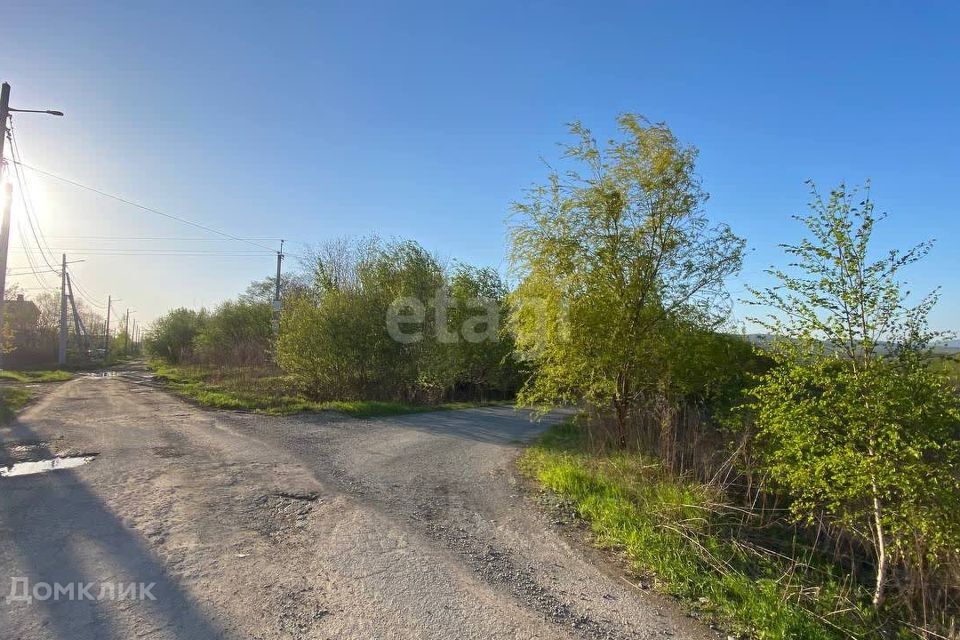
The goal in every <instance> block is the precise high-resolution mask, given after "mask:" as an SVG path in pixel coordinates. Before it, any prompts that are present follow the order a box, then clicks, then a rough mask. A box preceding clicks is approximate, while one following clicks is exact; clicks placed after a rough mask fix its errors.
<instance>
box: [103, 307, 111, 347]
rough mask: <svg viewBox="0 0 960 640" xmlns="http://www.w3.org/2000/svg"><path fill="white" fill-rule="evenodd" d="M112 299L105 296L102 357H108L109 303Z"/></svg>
mask: <svg viewBox="0 0 960 640" xmlns="http://www.w3.org/2000/svg"><path fill="white" fill-rule="evenodd" d="M111 302H112V300H111V299H110V296H107V324H106V327H105V328H104V331H103V359H104V360H106V359H107V358H109V357H110V303H111Z"/></svg>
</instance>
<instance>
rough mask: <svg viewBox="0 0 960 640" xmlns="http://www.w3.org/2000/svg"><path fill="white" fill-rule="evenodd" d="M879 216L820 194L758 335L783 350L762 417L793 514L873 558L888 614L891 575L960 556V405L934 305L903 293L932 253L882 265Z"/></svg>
mask: <svg viewBox="0 0 960 640" xmlns="http://www.w3.org/2000/svg"><path fill="white" fill-rule="evenodd" d="M873 211H874V206H873V203H872V202H871V201H870V199H869V197H866V198H864V199H862V200H861V199H860V198H858V197H857V194H856V192H849V191H848V190H847V189H846V188H845V187H844V186H843V185H841V186H840V187H838V188H837V189H834V190H833V191H832V192H831V194H830V196H829V198H828V199H826V200H824V199H823V198H821V197H820V196H819V195H818V194H817V192H816V190H814V191H813V202H812V204H811V210H810V212H809V213H808V214H807V215H805V216H802V217H800V218H799V220H801V221H802V222H803V223H804V225H805V226H806V228H807V231H808V236H807V237H806V238H804V239H803V240H802V241H801V242H800V243H799V244H797V245H786V246H785V247H784V248H785V250H786V252H787V254H788V255H789V256H790V258H791V263H792V268H791V269H790V270H780V269H776V270H771V272H770V273H771V275H772V276H773V277H774V278H775V279H776V281H777V282H778V284H777V285H776V286H773V287H770V288H767V289H764V290H760V291H755V297H756V302H757V303H758V304H764V305H767V306H768V307H770V308H771V309H772V312H771V314H770V315H769V316H767V317H766V318H765V319H762V320H759V322H762V323H763V324H764V325H765V326H767V327H768V328H769V329H770V330H771V332H772V333H774V335H777V336H780V337H781V339H780V340H779V341H778V342H777V343H776V344H775V345H774V346H773V350H772V354H773V357H774V359H775V360H776V363H777V366H776V367H774V368H773V369H772V370H771V371H770V372H768V373H767V374H766V375H765V376H763V377H762V378H761V383H760V385H759V386H758V387H757V389H756V390H755V401H754V403H753V409H754V410H755V411H756V426H757V429H758V444H759V445H760V450H761V454H762V456H763V462H764V464H765V467H766V469H767V471H768V472H769V473H770V475H771V477H772V478H773V479H774V480H775V481H776V482H777V483H778V484H779V485H780V486H781V487H783V488H784V489H785V490H786V491H787V492H788V493H789V494H790V495H791V496H793V497H794V498H795V499H794V502H793V505H792V508H793V510H794V512H795V514H796V515H797V516H798V517H799V518H801V519H805V520H808V521H809V520H813V519H814V518H818V517H826V518H827V519H828V520H829V521H830V522H833V523H835V524H837V525H839V526H841V527H842V528H843V530H844V531H846V532H847V533H848V534H849V535H851V536H853V537H854V538H855V539H857V540H858V541H859V543H861V544H863V545H865V546H866V547H868V548H869V549H872V550H873V553H874V555H875V566H876V571H877V576H876V588H875V592H874V604H875V605H876V606H880V605H881V604H882V603H883V601H884V597H885V587H886V584H887V582H888V580H889V579H890V567H891V565H892V564H894V563H896V564H897V565H898V566H902V567H903V568H904V570H906V571H909V570H911V569H917V568H919V567H922V566H924V565H925V563H926V562H925V559H926V556H927V554H934V555H936V554H939V553H942V552H944V551H945V550H949V549H956V548H958V546H960V518H958V517H957V514H956V509H955V507H956V505H957V504H960V464H958V463H960V447H958V436H960V401H958V399H957V396H956V394H955V393H954V392H953V391H952V389H951V388H950V386H949V383H948V381H947V380H946V379H945V378H944V377H943V375H942V374H940V373H937V372H936V371H934V370H932V369H931V367H930V366H929V363H928V360H927V358H926V357H925V355H926V346H927V343H928V342H929V340H930V339H931V338H932V337H933V336H934V334H933V333H932V332H930V331H929V330H927V329H926V316H927V313H928V311H929V310H930V308H931V307H932V305H933V303H934V302H935V300H936V297H935V296H933V295H931V296H927V297H925V298H923V299H922V300H921V301H920V302H919V303H918V304H917V305H914V306H910V305H908V301H907V296H908V294H907V292H906V291H904V290H903V288H902V286H901V284H900V282H899V280H898V276H899V272H900V270H901V269H902V268H903V267H905V266H907V265H909V264H911V263H913V262H915V261H917V260H919V259H920V258H921V257H922V256H923V255H924V254H925V253H926V252H927V250H928V248H929V244H928V243H925V244H922V245H919V246H917V247H915V248H913V249H910V250H908V251H905V252H899V251H890V252H888V253H886V254H885V255H882V256H881V257H879V258H874V257H873V256H872V253H873V251H872V247H871V244H870V241H871V235H872V232H873V229H874V225H875V223H876V222H877V219H878V218H877V217H876V216H875V215H874V213H873Z"/></svg>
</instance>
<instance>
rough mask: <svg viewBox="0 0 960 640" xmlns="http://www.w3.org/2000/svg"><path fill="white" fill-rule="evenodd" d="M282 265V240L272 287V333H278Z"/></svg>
mask: <svg viewBox="0 0 960 640" xmlns="http://www.w3.org/2000/svg"><path fill="white" fill-rule="evenodd" d="M282 264H283V240H281V241H280V251H277V281H276V282H275V283H274V287H273V291H274V293H273V332H274V333H280V266H281V265H282Z"/></svg>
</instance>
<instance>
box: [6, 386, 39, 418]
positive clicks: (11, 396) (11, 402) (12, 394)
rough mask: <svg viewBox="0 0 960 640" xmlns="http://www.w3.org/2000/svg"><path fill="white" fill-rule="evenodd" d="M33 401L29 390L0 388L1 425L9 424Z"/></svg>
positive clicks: (11, 387) (18, 387)
mask: <svg viewBox="0 0 960 640" xmlns="http://www.w3.org/2000/svg"><path fill="white" fill-rule="evenodd" d="M32 399H33V393H32V392H31V391H30V390H29V389H24V388H23V387H20V386H2V387H0V424H8V423H9V422H10V421H11V420H13V418H14V417H15V416H16V415H17V412H18V411H19V410H20V409H22V408H23V407H24V406H25V405H26V404H27V403H28V402H30V401H31V400H32Z"/></svg>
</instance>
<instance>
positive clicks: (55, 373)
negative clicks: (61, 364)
mask: <svg viewBox="0 0 960 640" xmlns="http://www.w3.org/2000/svg"><path fill="white" fill-rule="evenodd" d="M72 377H73V374H72V373H71V372H69V371H64V370H62V369H47V370H38V371H11V370H9V369H3V370H0V380H12V381H14V382H65V381H67V380H69V379H70V378H72Z"/></svg>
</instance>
